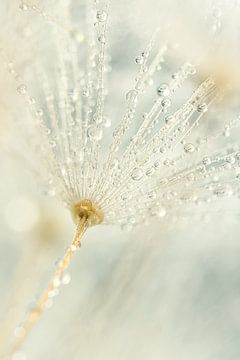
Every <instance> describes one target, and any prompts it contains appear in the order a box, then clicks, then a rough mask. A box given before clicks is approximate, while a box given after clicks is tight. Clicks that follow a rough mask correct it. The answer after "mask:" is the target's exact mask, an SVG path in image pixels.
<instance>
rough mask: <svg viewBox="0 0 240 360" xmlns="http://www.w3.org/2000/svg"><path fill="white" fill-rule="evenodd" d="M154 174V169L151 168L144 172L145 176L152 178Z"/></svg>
mask: <svg viewBox="0 0 240 360" xmlns="http://www.w3.org/2000/svg"><path fill="white" fill-rule="evenodd" d="M154 173H155V169H154V167H151V168H149V169H148V170H147V171H146V175H147V176H152V175H153V174H154Z"/></svg>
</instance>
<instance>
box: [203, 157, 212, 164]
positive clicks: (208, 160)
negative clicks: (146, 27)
mask: <svg viewBox="0 0 240 360" xmlns="http://www.w3.org/2000/svg"><path fill="white" fill-rule="evenodd" d="M211 162H212V161H211V158H209V157H205V158H203V160H202V163H203V165H210V164H211Z"/></svg>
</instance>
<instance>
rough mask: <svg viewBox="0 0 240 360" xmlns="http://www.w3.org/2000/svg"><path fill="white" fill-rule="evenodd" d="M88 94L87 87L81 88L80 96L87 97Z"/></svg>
mask: <svg viewBox="0 0 240 360" xmlns="http://www.w3.org/2000/svg"><path fill="white" fill-rule="evenodd" d="M89 95H90V92H89V90H88V89H87V88H86V89H83V92H82V96H84V97H89Z"/></svg>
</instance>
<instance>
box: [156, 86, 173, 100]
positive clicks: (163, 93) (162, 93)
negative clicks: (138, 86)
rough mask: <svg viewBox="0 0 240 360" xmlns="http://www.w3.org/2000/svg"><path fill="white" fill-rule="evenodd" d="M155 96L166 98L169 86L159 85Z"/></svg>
mask: <svg viewBox="0 0 240 360" xmlns="http://www.w3.org/2000/svg"><path fill="white" fill-rule="evenodd" d="M157 94H158V95H159V96H163V97H166V96H168V95H169V94H170V88H169V85H168V84H166V83H163V84H161V85H160V86H159V87H158V88H157Z"/></svg>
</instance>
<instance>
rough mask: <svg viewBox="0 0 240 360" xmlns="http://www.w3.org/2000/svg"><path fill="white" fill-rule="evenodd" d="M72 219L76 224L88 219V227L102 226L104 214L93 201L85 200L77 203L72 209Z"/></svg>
mask: <svg viewBox="0 0 240 360" xmlns="http://www.w3.org/2000/svg"><path fill="white" fill-rule="evenodd" d="M71 213H72V218H73V221H74V222H75V224H78V223H79V220H80V219H82V218H85V219H87V224H88V226H93V225H98V224H101V222H102V221H103V218H104V216H103V213H102V211H101V209H99V208H98V207H97V205H96V204H94V203H93V202H92V201H91V200H88V199H83V200H80V201H78V202H77V203H75V204H74V205H73V206H72V208H71Z"/></svg>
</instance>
